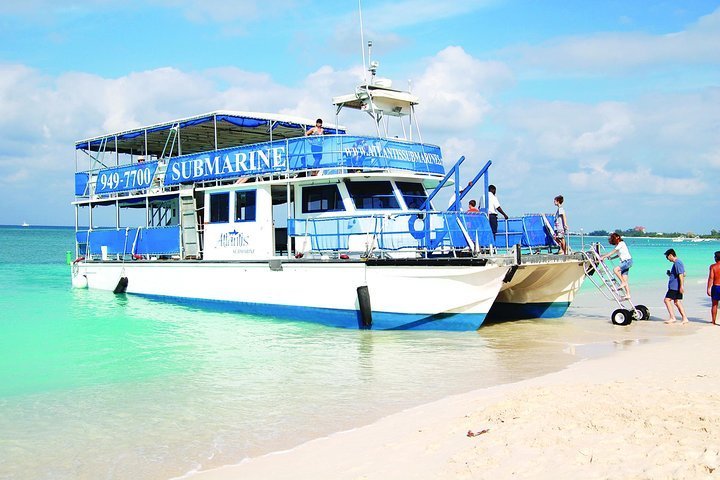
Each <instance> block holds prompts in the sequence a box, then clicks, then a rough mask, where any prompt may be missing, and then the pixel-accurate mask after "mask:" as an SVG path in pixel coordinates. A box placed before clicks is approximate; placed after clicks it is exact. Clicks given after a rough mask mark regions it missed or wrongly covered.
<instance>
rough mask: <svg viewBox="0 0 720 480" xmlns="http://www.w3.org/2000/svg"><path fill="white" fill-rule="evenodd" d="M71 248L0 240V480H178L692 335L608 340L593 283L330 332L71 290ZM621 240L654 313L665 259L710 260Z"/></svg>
mask: <svg viewBox="0 0 720 480" xmlns="http://www.w3.org/2000/svg"><path fill="white" fill-rule="evenodd" d="M72 241H73V232H72V231H71V230H63V229H37V228H24V229H20V228H18V229H12V228H0V265H1V266H2V272H3V275H1V276H0V287H2V291H3V292H4V295H2V296H0V311H2V312H3V314H2V316H1V317H0V349H1V350H2V352H3V355H2V356H0V432H1V433H0V451H2V452H3V453H2V454H1V455H0V478H27V479H38V478H53V479H58V478H93V479H94V478H153V479H154V478H158V479H160V478H168V477H172V476H178V475H182V474H184V473H185V472H188V471H190V470H193V469H197V468H203V469H204V468H209V467H213V466H219V465H223V464H228V463H236V462H238V461H240V460H241V459H243V458H245V457H247V456H256V455H261V454H264V453H267V452H270V451H275V450H279V449H285V448H290V447H292V446H294V445H297V444H298V443H301V442H303V441H305V440H309V439H311V438H315V437H317V436H321V435H326V434H329V433H331V432H334V431H338V430H344V429H349V428H353V427H357V426H360V425H364V424H367V423H370V422H372V421H373V420H376V419H378V418H380V417H382V416H385V415H387V414H389V413H393V412H397V411H399V410H401V409H404V408H407V407H410V406H415V405H419V404H421V403H425V402H428V401H432V400H436V399H439V398H442V397H445V396H447V395H450V394H453V393H461V392H466V391H469V390H473V389H477V388H481V387H485V386H491V385H496V384H500V383H507V382H514V381H518V380H521V379H525V378H530V377H533V376H537V375H542V374H544V373H548V372H551V371H555V370H558V369H561V368H563V367H564V366H566V365H568V364H569V363H571V362H573V361H576V360H577V359H579V358H585V357H592V356H596V355H602V354H607V353H609V352H611V351H615V350H618V349H623V348H633V346H634V345H637V344H639V343H641V342H645V341H661V340H662V339H664V338H667V337H668V336H672V335H679V334H685V333H687V332H689V331H692V330H693V328H696V327H695V326H694V325H691V326H690V327H689V328H687V329H684V330H681V329H667V328H663V327H664V325H662V323H661V322H639V323H634V324H633V325H631V326H630V327H626V328H624V327H614V326H612V325H611V324H610V323H609V312H610V311H611V309H612V305H610V304H608V303H607V302H606V301H605V300H603V299H601V298H600V297H599V296H598V295H597V294H596V292H595V291H594V290H593V287H592V286H591V285H590V287H588V286H584V287H583V290H582V293H581V295H580V297H579V298H578V301H577V302H576V304H574V306H573V307H571V310H570V311H569V313H568V315H567V316H566V317H565V318H562V319H553V320H527V321H521V322H513V323H505V324H495V325H488V326H486V327H483V328H482V329H480V330H479V331H478V332H471V333H467V332H466V333H457V332H382V331H355V330H341V329H332V328H327V327H322V326H319V325H313V324H308V323H301V322H293V321H287V320H282V319H272V318H267V317H255V316H247V315H239V314H230V313H223V312H213V311H203V310H198V309H193V308H189V307H186V306H178V305H171V304H165V303H161V302H156V301H151V300H147V299H144V298H139V297H135V296H132V295H130V296H115V295H113V294H111V293H109V292H97V291H89V290H73V289H71V288H70V279H69V267H67V266H66V265H64V259H65V251H66V250H71V249H72V248H73V245H72ZM631 242H632V240H631V241H630V242H629V244H630V248H631V251H632V252H633V255H634V256H635V258H636V261H635V262H636V263H635V265H636V266H635V267H633V271H632V275H633V277H632V280H631V281H632V282H637V285H638V287H639V288H638V292H639V293H638V295H641V294H642V292H646V293H645V295H646V296H647V297H648V298H650V299H651V300H650V301H648V302H646V304H648V306H650V307H651V309H652V310H653V314H654V315H656V312H657V310H658V309H659V308H661V306H662V303H661V301H662V300H661V299H662V294H663V293H664V291H659V290H662V289H663V286H662V283H658V280H657V276H658V273H657V272H659V273H660V274H661V275H662V276H663V277H664V272H665V270H666V269H667V265H666V264H668V262H666V261H665V260H664V257H662V252H664V250H665V248H667V247H668V246H673V247H675V248H676V249H678V253H679V255H680V256H681V258H683V260H685V263H686V266H687V267H688V271H689V278H688V280H689V281H690V280H693V281H695V283H697V280H698V279H701V277H703V275H705V271H706V270H705V269H706V268H707V264H709V263H710V261H711V260H712V251H714V250H715V249H716V248H717V245H718V244H716V243H712V244H711V243H710V242H707V243H699V244H689V243H688V244H687V245H685V244H683V245H682V251H681V250H680V249H679V248H678V245H677V244H671V242H669V241H654V242H648V243H647V244H634V243H631ZM663 242H664V243H663ZM686 247H687V248H686ZM713 247H716V248H713ZM38 252H39V253H38ZM708 252H709V257H710V260H706V259H705V258H706V257H707V256H708ZM658 253H659V258H657V257H658ZM663 262H664V263H663ZM668 265H669V264H668ZM700 267H702V269H701V268H700ZM696 272H697V273H696ZM663 281H664V279H663V278H661V279H660V282H663ZM658 285H659V286H658ZM643 289H644V290H643ZM606 309H607V314H606ZM658 313H661V312H658ZM700 314H701V312H698V315H700ZM691 316H692V315H691ZM698 318H699V317H698Z"/></svg>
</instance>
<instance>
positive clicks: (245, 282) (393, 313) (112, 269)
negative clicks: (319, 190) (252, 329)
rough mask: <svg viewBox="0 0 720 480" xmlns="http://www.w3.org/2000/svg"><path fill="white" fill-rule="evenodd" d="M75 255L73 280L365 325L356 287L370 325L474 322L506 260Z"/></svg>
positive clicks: (433, 326) (460, 325)
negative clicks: (84, 258) (363, 292)
mask: <svg viewBox="0 0 720 480" xmlns="http://www.w3.org/2000/svg"><path fill="white" fill-rule="evenodd" d="M368 263H369V262H363V261H332V260H331V261H327V260H326V261H291V260H287V261H281V260H273V261H271V262H267V261H266V262H205V261H184V262H183V261H135V262H124V263H123V262H79V263H77V264H75V265H74V266H73V274H72V276H73V285H74V286H76V287H81V288H82V287H87V288H92V289H100V290H108V291H113V290H114V289H115V288H116V287H117V286H118V282H119V280H120V278H121V277H125V278H127V287H126V293H129V294H138V295H143V296H146V297H150V298H156V299H163V300H169V301H173V302H177V303H182V304H190V305H196V306H201V307H205V308H215V309H222V310H229V311H238V312H246V313H252V314H261V315H269V316H274V317H277V316H280V317H286V318H291V319H295V320H303V321H311V322H315V323H320V324H324V325H329V326H334V327H346V328H367V325H365V324H364V323H363V320H362V318H363V316H362V311H361V308H360V300H359V298H358V287H363V286H366V287H367V289H368V292H369V298H370V302H369V303H370V306H371V312H372V324H371V328H373V329H420V330H475V329H477V328H478V327H480V325H482V323H483V321H484V320H485V317H486V315H487V313H488V311H489V310H490V307H491V306H492V303H493V301H494V300H495V297H496V296H497V293H498V291H499V290H500V288H501V287H502V280H503V278H504V277H505V275H506V273H507V271H508V267H506V266H497V265H485V266H480V265H477V264H472V262H468V264H465V265H462V264H459V265H439V264H437V265H435V264H433V265H431V264H423V263H422V262H420V263H418V262H416V263H413V262H402V263H403V264H399V263H397V262H392V261H389V262H383V261H374V262H371V263H372V264H368Z"/></svg>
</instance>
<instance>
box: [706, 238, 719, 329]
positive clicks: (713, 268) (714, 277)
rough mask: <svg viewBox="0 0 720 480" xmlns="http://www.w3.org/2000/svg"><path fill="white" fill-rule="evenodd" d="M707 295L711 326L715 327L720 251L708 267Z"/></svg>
mask: <svg viewBox="0 0 720 480" xmlns="http://www.w3.org/2000/svg"><path fill="white" fill-rule="evenodd" d="M707 294H708V297H710V298H711V299H712V307H710V315H711V317H712V324H713V325H717V323H716V321H717V311H718V301H720V251H718V252H715V263H713V264H712V265H710V273H709V274H708V282H707Z"/></svg>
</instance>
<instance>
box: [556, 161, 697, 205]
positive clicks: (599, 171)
mask: <svg viewBox="0 0 720 480" xmlns="http://www.w3.org/2000/svg"><path fill="white" fill-rule="evenodd" d="M568 178H569V180H570V183H571V184H572V186H573V187H575V188H577V189H583V190H586V191H587V190H594V191H596V192H601V193H602V192H623V193H624V196H625V197H626V198H627V197H630V195H633V196H635V195H643V194H650V195H667V194H669V193H672V195H673V196H674V197H688V196H696V195H698V194H701V193H703V192H705V191H706V190H707V188H708V185H707V183H706V182H705V181H704V180H702V179H701V178H676V177H663V176H659V175H656V174H654V173H653V172H652V170H651V169H650V168H649V167H641V168H637V169H635V170H633V171H614V172H612V171H608V170H606V169H605V168H604V166H601V165H597V166H595V167H593V168H590V169H585V170H583V171H579V172H573V173H570V174H569V175H568ZM625 192H627V193H625Z"/></svg>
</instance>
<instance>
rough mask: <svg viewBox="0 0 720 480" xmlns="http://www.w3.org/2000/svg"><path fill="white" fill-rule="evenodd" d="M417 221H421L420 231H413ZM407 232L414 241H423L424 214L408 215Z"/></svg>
mask: <svg viewBox="0 0 720 480" xmlns="http://www.w3.org/2000/svg"><path fill="white" fill-rule="evenodd" d="M418 220H420V221H422V230H416V229H415V222H417V221H418ZM408 230H409V231H410V235H412V237H413V238H414V239H415V240H423V239H424V238H425V214H424V213H417V214H413V215H410V217H409V218H408Z"/></svg>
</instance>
